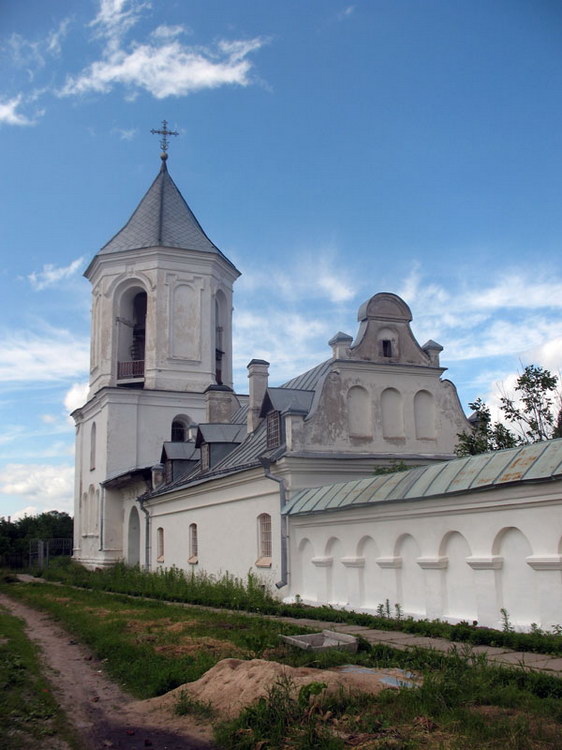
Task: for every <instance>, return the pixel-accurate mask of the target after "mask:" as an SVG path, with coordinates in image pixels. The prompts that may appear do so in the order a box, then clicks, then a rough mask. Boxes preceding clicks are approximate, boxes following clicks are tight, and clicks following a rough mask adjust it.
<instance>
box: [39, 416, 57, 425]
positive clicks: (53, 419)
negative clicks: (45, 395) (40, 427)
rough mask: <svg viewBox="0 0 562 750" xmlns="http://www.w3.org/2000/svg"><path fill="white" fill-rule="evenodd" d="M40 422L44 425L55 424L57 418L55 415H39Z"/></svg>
mask: <svg viewBox="0 0 562 750" xmlns="http://www.w3.org/2000/svg"><path fill="white" fill-rule="evenodd" d="M41 421H42V422H43V423H44V424H56V423H57V422H58V417H57V416H56V415H55V414H41Z"/></svg>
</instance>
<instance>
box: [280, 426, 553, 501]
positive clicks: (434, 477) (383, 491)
mask: <svg viewBox="0 0 562 750" xmlns="http://www.w3.org/2000/svg"><path fill="white" fill-rule="evenodd" d="M557 478H562V438H561V439H559V440H549V441H546V442H543V443H534V444H533V445H525V446H523V447H521V448H510V449H508V450H504V451H497V452H495V453H483V454H481V455H479V456H469V457H466V458H457V459H454V460H452V461H445V462H443V463H439V464H431V465H430V466H421V467H418V468H416V469H410V470H409V471H403V472H396V473H394V474H382V475H380V476H374V477H369V478H368V479H356V480H355V481H353V482H343V483H340V484H331V485H326V486H324V487H314V488H311V489H307V490H299V491H298V492H295V494H294V495H293V497H292V498H291V500H290V501H289V503H288V504H287V506H286V507H285V512H286V513H289V514H290V515H298V514H304V513H319V512H325V511H335V510H347V509H349V508H352V507H356V506H365V505H370V504H373V503H386V502H392V501H401V500H408V501H409V500H421V499H423V498H428V497H442V496H444V495H452V494H460V493H467V492H474V491H477V490H485V489H494V488H499V487H505V486H508V485H513V484H519V483H522V482H547V481H550V480H552V479H557Z"/></svg>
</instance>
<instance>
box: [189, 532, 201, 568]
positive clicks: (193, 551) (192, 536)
mask: <svg viewBox="0 0 562 750" xmlns="http://www.w3.org/2000/svg"><path fill="white" fill-rule="evenodd" d="M198 559H199V544H198V540H197V524H196V523H190V524H189V559H188V561H187V562H188V563H191V565H195V564H196V563H197V562H198Z"/></svg>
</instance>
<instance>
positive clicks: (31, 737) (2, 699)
mask: <svg viewBox="0 0 562 750" xmlns="http://www.w3.org/2000/svg"><path fill="white" fill-rule="evenodd" d="M56 738H61V739H62V740H64V741H66V742H67V743H68V744H69V745H71V746H72V747H77V745H76V744H74V739H73V736H72V733H71V730H70V729H69V726H68V724H67V722H66V719H65V716H64V714H63V713H62V711H61V710H60V708H59V706H58V704H57V702H56V700H55V699H54V697H53V695H52V692H51V687H50V685H49V683H48V682H47V680H46V679H45V678H44V677H43V675H42V673H41V666H40V662H39V658H38V652H37V648H36V647H35V646H34V645H33V644H32V643H31V642H30V641H29V640H28V639H27V637H26V636H25V632H24V624H23V622H22V621H21V620H19V619H18V618H16V617H13V616H12V615H10V614H8V613H7V612H6V611H5V610H4V609H3V608H1V607H0V747H2V748H6V749H8V748H9V750H19V749H21V750H27V749H28V748H37V747H55V746H56V745H55V741H56Z"/></svg>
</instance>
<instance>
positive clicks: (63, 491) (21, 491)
mask: <svg viewBox="0 0 562 750" xmlns="http://www.w3.org/2000/svg"><path fill="white" fill-rule="evenodd" d="M0 493H2V494H4V495H8V496H12V497H14V496H15V497H18V498H21V500H22V502H23V503H25V507H24V508H22V509H21V510H19V511H17V512H16V513H15V514H13V516H12V518H14V520H16V519H17V518H19V517H22V515H23V514H24V513H25V512H27V513H28V515H33V514H35V513H43V512H45V511H49V510H59V511H66V512H68V513H72V509H73V494H74V467H73V466H71V465H67V464H63V465H60V466H51V465H50V464H21V463H17V464H16V463H14V464H7V465H6V466H4V467H3V470H2V474H1V476H0Z"/></svg>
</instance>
